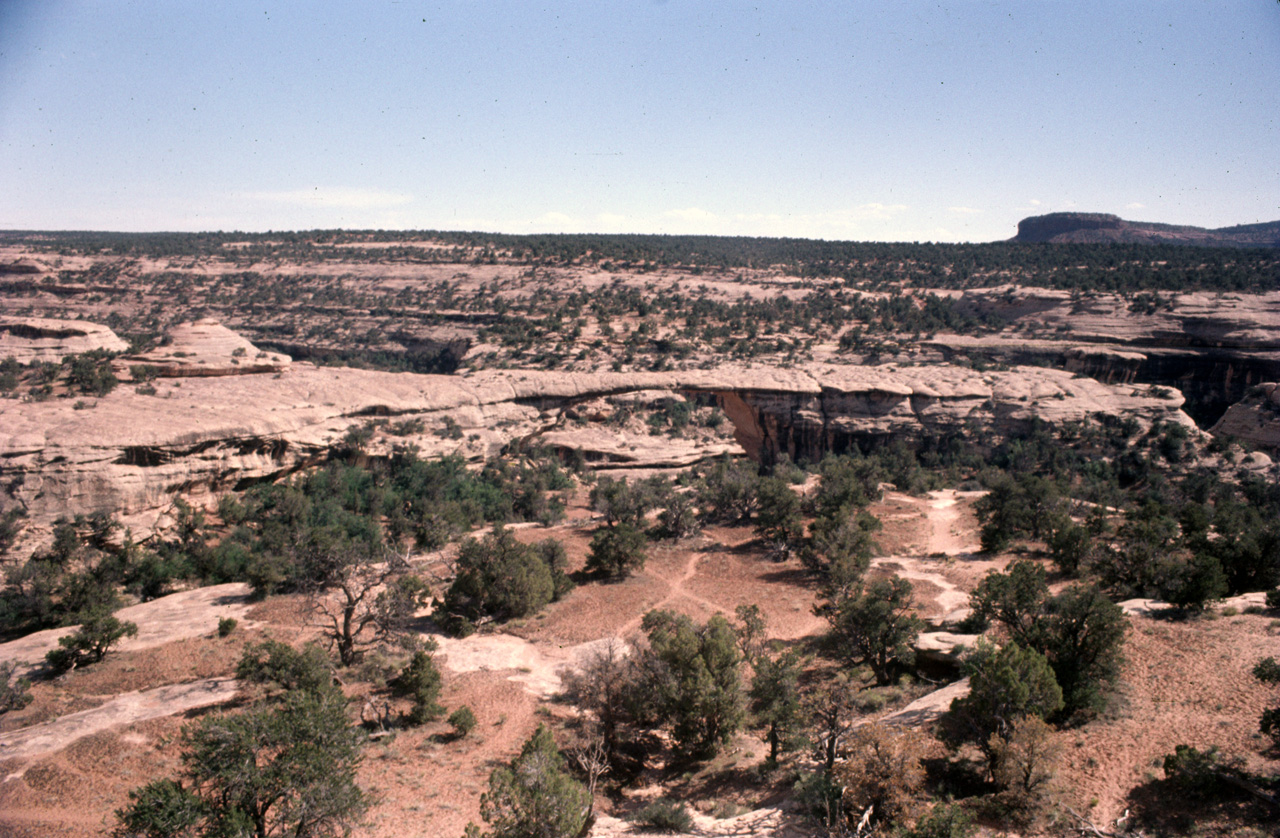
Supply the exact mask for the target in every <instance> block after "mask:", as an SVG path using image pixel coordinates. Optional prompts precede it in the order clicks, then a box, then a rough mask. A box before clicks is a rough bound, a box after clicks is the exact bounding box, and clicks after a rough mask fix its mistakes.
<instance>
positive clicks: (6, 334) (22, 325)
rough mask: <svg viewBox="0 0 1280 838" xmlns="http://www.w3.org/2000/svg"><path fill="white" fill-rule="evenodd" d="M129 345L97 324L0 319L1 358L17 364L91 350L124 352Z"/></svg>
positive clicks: (53, 359) (58, 359) (55, 360)
mask: <svg viewBox="0 0 1280 838" xmlns="http://www.w3.org/2000/svg"><path fill="white" fill-rule="evenodd" d="M128 348H129V344H128V343H126V342H125V341H123V340H121V339H120V337H119V336H118V335H117V334H116V333H115V332H113V331H111V330H110V329H108V328H107V327H106V326H100V325H98V324H97V323H89V322H87V321H83V320H51V319H46V318H43V317H3V318H0V358H14V359H16V360H17V361H18V363H20V364H30V363H31V362H32V361H42V362H45V363H54V364H56V363H60V362H61V361H62V359H63V357H65V356H67V355H78V354H80V353H82V352H90V351H92V350H94V349H102V350H105V351H107V352H124V351H125V350H126V349H128Z"/></svg>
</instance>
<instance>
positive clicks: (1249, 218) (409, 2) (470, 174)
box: [0, 0, 1280, 241]
mask: <svg viewBox="0 0 1280 838" xmlns="http://www.w3.org/2000/svg"><path fill="white" fill-rule="evenodd" d="M1060 210H1081V211H1093V212H1114V213H1117V214H1119V215H1121V216H1124V217H1126V218H1133V219H1138V220H1146V221H1161V222H1166V223H1181V224H1195V225H1199V226H1208V227H1216V226H1224V225H1230V224H1242V223H1253V222H1258V221H1270V220H1275V219H1280V3H1277V2H1276V0H1212V2H1205V0H1186V1H1185V2H1184V1H1183V0H1158V1H1157V0H1152V1H1151V2H1128V1H1127V0H1105V2H1094V1H1093V0H1078V2H1056V0H1035V1H1034V2H1033V0H1015V2H978V0H972V1H971V2H954V3H937V2H931V3H925V2H914V0H895V2H880V0H876V2H861V1H860V0H831V2H806V1H805V0H788V1H787V2H776V3H759V4H756V3H738V2H728V0H720V2H689V1H687V0H666V2H655V0H585V1H584V2H556V3H550V2H548V3H535V2H530V0H519V1H518V2H486V1H485V0H470V1H469V2H464V0H454V1H453V2H422V1H421V0H362V2H323V1H320V2H318V1H317V0H310V2H290V3H278V2H267V1H266V0H261V1H260V2H256V3H246V2H238V0H219V2H195V0H154V1H153V2H129V1H128V0H114V1H113V2H107V0H93V1H92V2H88V1H86V2H62V0H0V229H104V230H105V229H109V230H268V229H275V230H281V229H307V228H314V227H348V228H371V227H372V228H427V229H449V230H491V231H502V232H512V233H529V232H639V233H658V232H662V233H713V234H726V235H766V236H805V237H812V238H826V239H857V240H878V241H915V240H919V241H926V240H928V241H991V240H996V239H1004V238H1008V237H1010V236H1012V235H1013V233H1014V232H1015V227H1016V224H1017V221H1018V220H1019V219H1021V218H1023V217H1025V216H1027V215H1034V214H1040V213H1044V212H1053V211H1060Z"/></svg>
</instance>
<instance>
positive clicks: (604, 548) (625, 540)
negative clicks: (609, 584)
mask: <svg viewBox="0 0 1280 838" xmlns="http://www.w3.org/2000/svg"><path fill="white" fill-rule="evenodd" d="M647 545H648V539H647V538H646V537H645V534H644V532H643V531H641V530H640V529H638V528H636V527H635V526H633V525H632V524H629V523H621V524H618V525H617V526H616V527H602V528H600V529H599V530H597V531H596V534H595V535H594V536H592V538H591V550H590V553H589V554H588V555H587V565H586V569H587V571H588V572H590V573H599V574H601V575H604V576H607V577H609V578H611V579H622V578H625V577H627V576H630V575H631V574H632V573H634V572H636V571H638V570H641V569H643V568H644V563H645V559H646V552H645V550H646V547H647Z"/></svg>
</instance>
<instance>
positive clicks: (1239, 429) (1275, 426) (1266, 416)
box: [1213, 381, 1280, 455]
mask: <svg viewBox="0 0 1280 838" xmlns="http://www.w3.org/2000/svg"><path fill="white" fill-rule="evenodd" d="M1213 434H1214V436H1218V435H1223V436H1229V437H1233V438H1235V439H1237V440H1240V441H1241V442H1245V443H1248V444H1250V445H1252V446H1256V447H1257V448H1260V449H1263V450H1264V451H1267V452H1270V453H1271V454H1273V455H1275V454H1280V384H1276V383H1275V382H1274V381H1268V382H1264V383H1262V384H1259V385H1258V386H1256V387H1254V388H1252V389H1251V390H1250V391H1249V393H1248V395H1247V396H1246V397H1245V398H1244V400H1243V401H1241V402H1239V403H1238V404H1234V405H1232V406H1231V407H1230V408H1228V409H1227V412H1226V413H1225V414H1223V417H1222V418H1221V419H1220V420H1219V421H1218V423H1217V424H1216V425H1214V426H1213Z"/></svg>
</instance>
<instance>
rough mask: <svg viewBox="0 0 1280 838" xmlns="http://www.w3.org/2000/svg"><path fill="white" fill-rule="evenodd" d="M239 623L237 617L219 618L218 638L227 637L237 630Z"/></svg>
mask: <svg viewBox="0 0 1280 838" xmlns="http://www.w3.org/2000/svg"><path fill="white" fill-rule="evenodd" d="M238 625H239V623H238V622H237V621H236V618H235V617H219V618H218V636H219V637H226V636H227V635H229V634H231V632H233V631H235V630H236V626H238Z"/></svg>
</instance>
